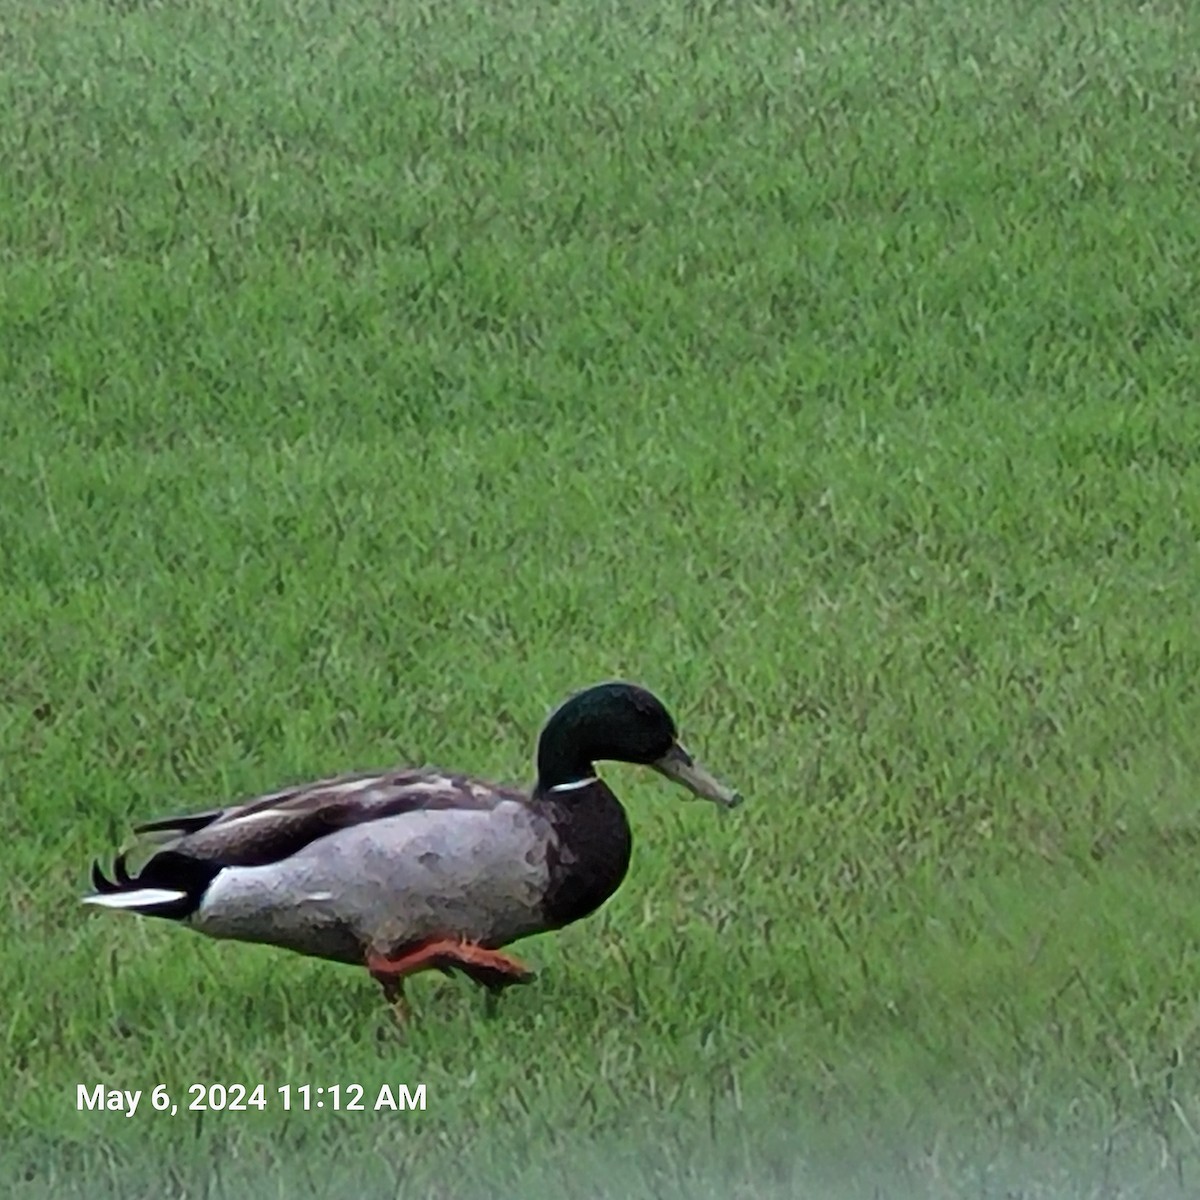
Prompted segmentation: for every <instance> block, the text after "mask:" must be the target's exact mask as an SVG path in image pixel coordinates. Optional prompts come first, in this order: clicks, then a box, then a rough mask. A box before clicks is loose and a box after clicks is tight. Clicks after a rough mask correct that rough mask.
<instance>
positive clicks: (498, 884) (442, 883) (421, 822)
mask: <svg viewBox="0 0 1200 1200" xmlns="http://www.w3.org/2000/svg"><path fill="white" fill-rule="evenodd" d="M550 836H551V834H550V830H549V828H548V827H547V824H546V822H545V821H544V820H543V819H542V818H539V817H538V815H537V814H536V813H535V812H533V811H532V810H531V809H530V808H529V806H528V805H527V804H524V803H522V802H520V801H517V800H502V801H501V802H500V803H499V804H497V805H496V806H495V807H494V808H491V809H461V808H458V809H454V808H449V809H432V810H430V809H423V810H417V811H414V812H410V813H404V814H401V815H399V816H391V817H382V818H379V819H376V820H373V821H367V822H365V823H363V824H360V825H352V826H350V827H349V828H346V829H339V830H336V831H335V832H333V833H329V834H326V835H325V836H324V837H321V838H318V839H317V840H316V841H314V842H310V843H309V844H308V845H307V846H305V847H304V848H303V849H302V850H300V851H298V852H297V853H295V854H292V855H290V856H288V857H287V858H285V859H283V860H281V861H279V862H275V863H267V864H265V865H263V866H251V867H227V868H226V869H225V870H223V871H222V872H221V873H220V874H219V875H218V876H217V877H216V878H215V879H214V880H213V882H212V884H211V885H210V886H209V888H208V890H207V892H206V893H205V895H204V898H203V900H202V901H201V902H200V906H199V908H198V909H197V910H196V912H195V913H194V914H193V915H192V916H190V917H189V918H187V922H186V923H187V924H189V925H191V926H192V927H193V928H194V929H197V930H199V931H200V932H202V933H206V934H208V935H209V936H211V937H219V938H236V939H239V940H241V941H255V942H265V943H269V944H271V945H275V946H280V947H283V948H285V949H289V950H295V951H298V952H299V953H301V954H310V955H316V956H318V957H321V958H329V959H336V960H338V961H341V962H348V963H356V962H361V961H362V955H363V949H364V947H368V946H369V947H372V948H374V949H377V950H379V951H380V952H388V951H392V950H394V949H396V948H397V947H401V946H405V945H409V944H412V943H415V942H420V941H424V940H425V939H427V938H433V937H447V936H450V937H454V936H457V937H462V938H469V939H470V940H471V941H474V942H477V943H478V944H480V945H483V946H492V947H494V946H503V945H505V944H507V943H508V942H511V941H515V940H516V939H517V938H521V937H525V936H526V935H528V934H530V933H535V932H537V931H538V929H540V928H541V927H542V924H543V919H542V916H541V912H540V900H541V897H542V895H543V894H544V892H545V890H546V886H547V882H548V877H549V871H548V867H547V863H546V844H547V839H548V837H550Z"/></svg>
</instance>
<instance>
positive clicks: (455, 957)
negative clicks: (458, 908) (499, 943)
mask: <svg viewBox="0 0 1200 1200" xmlns="http://www.w3.org/2000/svg"><path fill="white" fill-rule="evenodd" d="M451 969H458V970H460V971H462V972H463V974H464V975H467V976H469V977H470V978H471V979H473V980H474V981H475V982H476V983H478V984H481V985H482V986H484V987H486V988H487V989H488V990H489V992H493V993H495V992H499V991H502V990H503V989H504V988H506V987H509V986H511V985H512V984H514V983H528V982H529V981H530V980H531V979H533V978H534V974H533V972H532V971H530V970H529V968H528V967H526V966H525V964H524V963H522V962H519V961H518V960H517V959H515V958H510V957H509V956H508V955H507V954H500V953H499V952H498V951H496V950H487V949H485V948H484V947H483V946H479V945H476V944H475V943H474V942H468V941H465V940H456V939H453V938H431V939H430V940H429V941H427V942H422V943H420V944H419V945H417V946H413V947H411V948H407V949H405V950H404V951H402V952H401V953H399V954H397V955H395V956H392V955H386V954H380V953H379V952H377V951H375V950H370V951H368V952H367V970H368V971H370V972H371V976H372V978H374V979H376V980H378V981H379V983H380V985H381V986H382V987H383V993H384V995H385V996H386V997H387V999H388V1001H389V1003H391V1005H392V1006H393V1007H394V1008H395V1009H396V1013H397V1016H399V1017H400V1018H401V1019H402V1020H403V1019H404V1018H406V1017H407V1016H408V1015H409V1010H408V1005H407V1003H406V1001H405V999H404V979H405V978H406V977H407V976H409V975H412V974H415V973H416V972H417V971H429V970H440V971H447V972H448V971H450V970H451Z"/></svg>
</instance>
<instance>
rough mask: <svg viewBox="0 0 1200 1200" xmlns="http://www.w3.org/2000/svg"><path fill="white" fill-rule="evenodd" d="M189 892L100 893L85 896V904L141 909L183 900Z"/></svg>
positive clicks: (150, 890)
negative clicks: (146, 906)
mask: <svg viewBox="0 0 1200 1200" xmlns="http://www.w3.org/2000/svg"><path fill="white" fill-rule="evenodd" d="M186 896H187V892H172V891H169V890H168V889H167V888H138V890H137V891H136V892H113V893H111V894H109V893H107V892H99V893H97V894H96V895H94V896H84V898H83V902H84V904H98V905H99V906H100V907H101V908H141V907H142V906H144V905H146V904H169V903H170V902H171V901H172V900H182V899H184V898H185V897H186Z"/></svg>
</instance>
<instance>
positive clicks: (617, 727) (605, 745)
mask: <svg viewBox="0 0 1200 1200" xmlns="http://www.w3.org/2000/svg"><path fill="white" fill-rule="evenodd" d="M599 761H606V762H627V763H637V764H639V765H641V766H647V767H653V768H654V770H656V771H658V772H659V773H660V774H663V775H665V776H666V777H667V778H668V779H672V780H674V781H675V782H676V783H678V784H682V785H683V786H684V787H685V788H687V789H688V791H690V792H691V793H692V794H693V795H695V796H699V797H700V798H701V799H704V800H712V801H714V802H715V803H717V804H722V805H724V806H725V807H726V808H733V807H735V806H736V805H738V804H740V803H741V802H742V797H741V796H740V795H739V793H737V792H736V791H734V790H733V789H732V788H729V787H726V785H725V784H723V783H721V781H720V780H718V779H717V778H715V777H714V776H713V775H711V774H709V772H708V771H706V770H705V769H704V767H702V766H701V765H700V764H699V763H698V762H696V760H695V759H694V758H692V756H691V755H690V754H689V753H688V752H687V751H686V750H685V749H684V748H683V746H682V745H681V744H680V742H679V731H678V728H677V727H676V724H675V720H674V718H673V717H672V716H671V714H670V713H669V712H667V709H666V706H665V705H664V704H663V702H662V701H661V700H660V699H659V698H658V697H657V696H655V695H654V693H653V692H649V691H647V690H646V689H645V688H643V687H638V686H637V685H636V684H633V683H621V682H617V683H601V684H597V685H596V686H595V687H590V688H588V689H586V690H585V691H582V692H578V693H576V695H574V696H572V697H571V698H570V699H569V700H567V701H566V702H565V703H564V704H563V705H562V706H561V707H560V708H558V709H557V711H555V712H554V714H553V715H552V716H551V717H550V719H549V721H547V722H546V727H545V728H544V729H543V730H542V736H541V737H540V738H539V739H538V756H537V765H538V791H539V792H550V791H554V792H568V791H570V790H572V789H573V788H575V787H582V786H584V785H585V784H587V783H590V782H591V781H592V780H593V779H594V778H595V774H596V768H595V764H596V763H597V762H599Z"/></svg>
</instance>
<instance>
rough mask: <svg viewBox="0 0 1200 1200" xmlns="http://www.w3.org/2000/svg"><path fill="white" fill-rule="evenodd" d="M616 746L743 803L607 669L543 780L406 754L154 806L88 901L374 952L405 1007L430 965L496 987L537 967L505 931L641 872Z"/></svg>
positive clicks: (559, 728)
mask: <svg viewBox="0 0 1200 1200" xmlns="http://www.w3.org/2000/svg"><path fill="white" fill-rule="evenodd" d="M600 760H605V761H616V762H628V763H638V764H642V765H645V766H649V767H652V768H653V769H654V770H656V771H658V772H660V773H661V774H662V775H665V776H666V777H667V778H668V779H671V780H673V781H675V782H676V783H678V784H681V785H682V786H683V787H685V788H687V789H688V790H689V791H690V792H691V793H693V794H694V795H696V796H698V797H701V798H703V799H707V800H712V801H714V802H716V803H717V804H719V805H723V806H725V807H730V808H732V807H733V806H735V805H737V804H739V803H740V802H741V796H740V795H739V794H738V793H737V792H735V791H733V790H732V789H730V788H728V787H726V786H725V785H724V784H723V783H721V782H719V781H718V780H717V779H715V778H714V777H713V776H712V775H710V774H709V773H708V771H706V770H705V769H704V768H703V767H702V766H700V764H699V763H697V762H696V760H695V759H693V758H692V756H691V755H690V754H689V753H688V752H687V751H686V750H685V749H684V748H683V746H682V745H681V743H680V741H679V737H678V733H677V729H676V724H675V721H674V719H673V718H672V716H671V715H670V713H668V711H667V709H666V707H665V706H664V705H663V703H662V701H661V700H659V699H658V697H657V696H655V695H653V694H652V693H651V692H649V691H647V690H646V689H645V688H642V687H638V686H636V685H634V684H630V683H623V682H616V683H603V684H599V685H597V686H595V687H591V688H588V689H586V690H585V691H582V692H579V693H577V694H576V695H574V696H572V697H571V698H569V699H568V700H567V701H566V702H565V703H563V704H562V705H561V706H560V707H559V708H558V709H557V710H556V711H555V712H554V713H553V714H552V715H551V716H550V718H549V720H548V721H547V722H546V724H545V726H544V727H543V729H542V732H541V736H540V737H539V739H538V743H537V780H536V783H535V784H534V787H533V789H532V792H530V793H525V792H523V791H520V790H518V789H515V788H511V787H506V786H502V785H497V784H493V783H488V782H485V781H483V780H479V779H475V778H472V777H470V776H467V775H461V774H448V773H445V772H442V771H438V770H433V769H407V768H405V769H398V770H392V771H383V772H373V773H362V774H354V775H342V776H338V777H336V778H330V779H323V780H320V781H317V782H314V783H309V784H305V785H302V786H299V787H291V788H287V789H286V790H284V791H279V792H273V793H271V794H270V795H266V796H260V797H258V798H256V799H252V800H249V801H247V802H244V803H241V804H235V805H232V806H230V807H225V808H216V809H212V810H210V811H207V812H202V813H196V814H193V815H188V816H179V817H168V818H165V819H162V820H155V821H149V822H146V823H145V824H142V825H138V826H135V830H134V831H135V833H137V834H139V835H147V836H148V837H149V838H151V839H153V841H154V842H155V843H156V846H157V848H156V849H155V850H154V852H153V854H152V855H151V857H150V858H149V859H148V860H147V861H146V862H145V864H144V865H143V866H142V868H141V870H140V871H138V873H137V874H136V875H130V873H129V870H128V867H127V861H126V860H127V854H125V853H122V854H119V855H117V857H116V859H115V861H114V863H113V874H114V876H115V878H114V879H112V880H110V879H108V878H107V877H106V876H105V874H104V873H103V871H102V870H101V869H100V864H99V863H98V862H95V863H93V865H92V882H93V885H94V887H95V892H94V893H93V894H92V895H89V896H86V897H84V902H85V903H87V904H95V905H100V906H102V907H105V908H115V909H124V910H126V911H128V912H133V913H138V914H141V915H143V916H149V917H161V918H166V919H168V920H172V921H177V922H179V923H181V924H183V925H186V926H189V927H190V928H192V929H194V930H197V931H198V932H200V933H203V934H206V935H208V936H210V937H214V938H232V939H236V940H239V941H243V942H256V943H261V944H267V945H272V946H276V947H281V948H284V949H288V950H293V951H296V952H298V953H300V954H304V955H310V956H314V957H317V958H323V959H329V960H332V961H335V962H341V963H350V964H356V965H360V966H365V967H366V969H367V970H368V971H369V972H370V974H371V975H372V976H373V977H374V978H375V979H376V980H377V981H378V982H379V983H380V984H381V985H382V987H383V990H384V994H385V996H386V997H387V998H388V1000H390V1001H391V1002H392V1004H393V1005H394V1006H395V1008H396V1010H397V1013H398V1015H400V1016H404V1015H406V1013H407V1012H408V1009H407V1005H406V1002H405V998H404V994H403V981H404V979H405V978H406V977H407V976H409V975H411V974H413V973H414V972H416V971H421V970H427V969H431V968H433V969H439V970H441V971H443V972H445V973H450V971H452V970H458V971H461V972H463V973H464V974H465V975H467V976H468V977H469V978H471V979H472V980H473V981H474V982H476V983H478V984H480V985H481V986H483V987H485V988H487V989H488V990H489V992H490V993H491V994H492V995H493V997H494V995H495V994H497V993H498V992H499V991H501V990H502V989H503V988H505V987H507V986H509V985H511V984H515V983H527V982H529V981H530V980H531V979H532V978H533V973H532V972H531V971H529V969H528V968H527V967H525V966H524V964H522V963H521V962H519V961H518V960H517V959H515V958H511V957H509V956H508V955H506V954H502V953H500V948H501V947H503V946H507V945H508V944H509V943H511V942H514V941H517V940H518V939H520V938H524V937H528V936H529V935H530V934H534V933H541V932H544V931H547V930H554V929H561V928H563V927H564V926H566V925H569V924H571V923H572V922H574V921H578V920H580V919H581V918H583V917H586V916H588V915H589V914H591V913H593V912H595V911H596V910H597V909H598V908H599V907H600V906H601V905H602V904H604V902H605V901H606V900H608V898H609V897H610V896H611V895H612V894H613V893H614V892H615V891H616V890H617V888H618V887H619V886H620V884H621V882H622V880H623V879H624V878H625V874H626V871H627V870H628V867H629V859H630V851H631V848H632V839H631V835H630V829H629V822H628V820H627V819H626V815H625V810H624V809H623V808H622V807H621V803H620V801H619V800H618V799H617V797H616V796H615V795H614V794H613V792H612V791H611V790H610V789H609V788H608V787H607V785H606V784H605V783H604V781H603V780H601V779H599V778H598V777H597V775H596V768H595V763H596V762H597V761H600Z"/></svg>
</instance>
